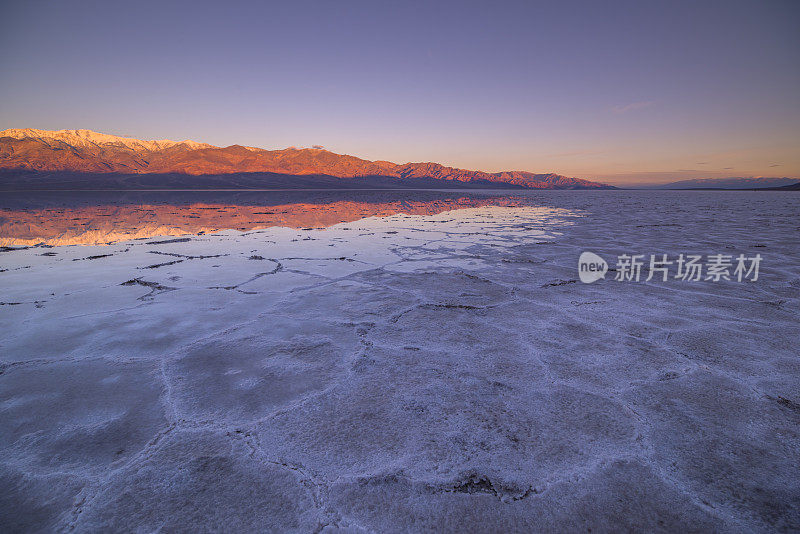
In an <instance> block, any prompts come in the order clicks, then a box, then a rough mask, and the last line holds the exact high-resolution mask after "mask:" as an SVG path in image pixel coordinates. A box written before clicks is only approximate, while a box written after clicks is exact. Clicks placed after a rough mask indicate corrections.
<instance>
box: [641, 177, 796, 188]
mask: <svg viewBox="0 0 800 534" xmlns="http://www.w3.org/2000/svg"><path fill="white" fill-rule="evenodd" d="M796 183H798V180H797V178H785V177H784V178H779V177H769V176H758V177H730V178H696V179H693V180H680V181H678V182H671V183H668V184H663V185H659V186H657V187H656V189H765V188H776V187H785V186H791V185H793V184H796Z"/></svg>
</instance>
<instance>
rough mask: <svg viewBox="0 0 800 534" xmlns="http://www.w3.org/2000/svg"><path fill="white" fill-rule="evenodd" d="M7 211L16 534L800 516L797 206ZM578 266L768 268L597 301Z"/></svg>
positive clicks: (2, 393) (2, 510)
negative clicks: (740, 260)
mask: <svg viewBox="0 0 800 534" xmlns="http://www.w3.org/2000/svg"><path fill="white" fill-rule="evenodd" d="M0 209H2V210H3V211H2V217H3V219H1V221H2V225H0V236H2V239H3V240H4V241H3V243H4V244H5V245H6V246H11V248H7V249H4V251H3V252H0V270H1V271H2V272H0V304H2V306H0V321H2V323H3V325H4V326H5V328H4V329H3V331H2V333H0V362H2V374H0V410H2V411H1V412H0V413H1V414H2V419H1V420H0V425H2V426H1V427H0V452H1V453H2V454H0V465H1V466H2V467H0V477H2V483H3V487H5V488H8V490H7V491H5V492H4V495H3V500H2V501H0V514H2V515H3V516H4V517H11V518H12V521H13V525H15V526H18V527H19V528H29V529H30V528H39V529H45V530H51V529H59V528H67V529H68V528H73V527H74V528H75V529H77V530H81V531H85V530H118V529H120V528H127V527H126V525H131V524H134V525H137V526H139V527H140V528H141V529H143V530H155V529H158V528H163V529H166V530H171V529H183V528H189V529H191V528H192V526H193V525H196V526H198V527H199V526H202V525H205V526H206V528H208V525H210V524H216V525H217V526H218V527H219V528H222V529H228V530H237V529H238V530H245V529H247V530H253V529H263V528H265V526H266V528H271V529H274V530H281V531H285V530H299V531H314V530H315V529H319V528H321V527H322V526H324V525H327V526H328V528H334V527H338V528H341V529H345V530H347V529H350V530H353V531H360V530H366V531H372V530H374V531H392V530H406V529H407V530H414V531H419V530H426V529H436V530H445V531H456V530H458V531H501V530H502V531H512V532H513V531H531V530H539V531H541V530H561V531H564V530H579V529H580V530H585V529H587V528H592V529H593V530H595V531H597V530H599V531H604V530H620V529H625V528H630V529H635V530H673V531H674V530H681V531H687V530H698V529H699V530H707V529H717V530H725V531H742V530H757V531H760V530H764V531H768V530H775V529H779V530H780V529H784V530H790V529H793V528H797V527H798V526H799V525H800V511H798V503H800V490H799V489H798V488H800V475H798V473H800V469H798V464H797V458H798V457H800V435H798V428H800V425H799V424H798V423H800V360H798V353H797V339H798V337H800V336H798V334H800V330H799V329H798V326H797V325H798V320H799V319H800V316H799V315H800V314H798V302H800V272H799V270H798V266H799V265H800V238H798V235H800V233H799V232H798V231H797V230H798V229H799V228H798V227H799V226H800V197H798V196H797V195H793V194H791V193H778V192H763V193H758V192H684V191H675V192H655V191H600V192H589V191H536V192H519V191H515V192H513V193H500V192H497V191H493V192H482V193H481V192H477V193H476V192H472V191H470V192H452V191H450V192H441V191H438V192H437V191H419V192H409V191H402V192H400V191H381V192H367V191H363V192H347V193H345V192H330V191H328V192H291V193H287V192H282V193H276V192H258V193H231V192H225V193H223V192H198V193H185V192H180V193H179V192H175V193H170V194H165V193H104V194H96V195H91V196H85V195H77V194H76V195H73V196H71V197H70V198H64V197H62V196H59V195H54V194H51V195H38V196H26V195H18V196H4V197H3V199H2V200H0ZM268 212H269V213H268ZM79 243H80V244H79ZM84 243H91V244H90V245H85V244H84ZM59 245H64V246H59ZM583 251H592V252H595V253H597V254H599V255H600V256H601V257H603V258H604V259H606V260H607V261H608V262H609V264H610V265H611V267H612V268H613V267H614V265H615V262H616V260H617V257H618V256H619V255H622V254H629V255H630V254H641V255H645V256H646V257H649V255H651V254H657V255H661V254H668V255H669V256H670V257H676V256H677V255H678V254H681V253H683V254H700V255H703V256H708V255H713V254H726V255H731V256H736V255H738V254H744V255H746V256H748V257H750V256H753V255H755V254H760V255H761V256H762V258H763V260H762V263H761V266H760V267H761V270H760V274H759V278H758V280H756V281H742V282H737V281H736V280H735V279H732V280H721V281H718V282H714V281H711V280H701V281H698V282H689V281H684V280H680V279H674V278H672V277H670V279H669V280H667V281H661V280H660V279H658V278H655V279H653V280H651V281H640V282H633V281H631V282H618V281H614V280H613V278H614V274H615V273H614V272H613V271H612V272H610V273H609V275H608V276H607V277H606V279H605V280H600V281H598V282H596V283H594V284H591V285H587V284H582V283H581V282H579V281H578V268H577V261H578V257H579V255H580V253H581V252H583ZM209 488H213V490H210V489H209ZM186 503H192V504H191V506H190V507H189V508H187V505H186ZM632 503H633V504H632ZM215 522H216V523H215Z"/></svg>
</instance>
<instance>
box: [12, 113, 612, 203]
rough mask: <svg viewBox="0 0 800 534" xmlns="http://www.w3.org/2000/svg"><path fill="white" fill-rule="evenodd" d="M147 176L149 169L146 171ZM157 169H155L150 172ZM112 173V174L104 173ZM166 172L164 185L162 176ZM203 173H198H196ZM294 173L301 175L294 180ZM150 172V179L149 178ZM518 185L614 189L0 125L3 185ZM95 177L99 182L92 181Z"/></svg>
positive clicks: (521, 174) (433, 166)
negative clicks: (0, 128)
mask: <svg viewBox="0 0 800 534" xmlns="http://www.w3.org/2000/svg"><path fill="white" fill-rule="evenodd" d="M141 175H148V177H147V178H144V177H143V176H141ZM151 175H152V176H151ZM104 176H105V177H107V181H105V179H104V178H103V177H104ZM159 176H162V177H164V180H165V182H164V184H162V183H161V182H159V178H158V177H159ZM192 177H196V178H192ZM293 177H297V178H296V179H293ZM143 178H144V179H143ZM65 182H69V183H71V184H73V185H75V186H76V187H78V188H79V187H84V186H85V187H95V186H101V187H102V186H105V185H111V184H116V185H118V186H120V187H130V186H141V187H144V186H145V185H142V184H146V187H159V186H160V185H164V186H169V187H189V188H191V187H194V186H200V187H210V185H208V184H214V185H213V186H214V187H225V186H226V185H227V186H230V187H277V186H276V185H275V184H276V183H277V184H279V186H280V187H292V186H299V187H313V186H315V185H320V184H321V185H324V186H327V187H334V186H335V187H342V186H344V187H348V186H367V187H371V186H374V185H376V184H377V185H379V186H382V187H389V186H392V185H400V186H406V187H408V186H419V187H454V186H458V187H462V186H466V187H512V188H534V189H614V188H613V187H612V186H609V185H605V184H601V183H598V182H592V181H589V180H584V179H581V178H570V177H567V176H561V175H558V174H552V173H547V174H536V173H531V172H527V171H504V172H497V173H487V172H482V171H469V170H464V169H456V168H453V167H446V166H444V165H440V164H438V163H404V164H396V163H391V162H388V161H369V160H364V159H360V158H357V157H354V156H348V155H344V154H335V153H333V152H329V151H327V150H324V149H322V148H303V149H297V148H287V149H283V150H264V149H260V148H254V147H247V146H241V145H232V146H228V147H217V146H213V145H209V144H205V143H197V142H194V141H189V140H186V141H170V140H161V141H142V140H139V139H132V138H127V137H117V136H113V135H106V134H101V133H97V132H93V131H90V130H59V131H48V130H35V129H30V128H27V129H8V130H4V131H2V132H0V187H2V188H6V189H8V188H9V187H24V186H25V185H26V184H31V185H34V186H35V187H36V188H39V187H45V186H56V187H60V186H63V184H64V183H65ZM92 184H93V185H92Z"/></svg>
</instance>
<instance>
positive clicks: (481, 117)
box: [0, 0, 800, 184]
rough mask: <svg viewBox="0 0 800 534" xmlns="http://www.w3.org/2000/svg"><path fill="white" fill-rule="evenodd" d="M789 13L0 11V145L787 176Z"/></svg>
mask: <svg viewBox="0 0 800 534" xmlns="http://www.w3.org/2000/svg"><path fill="white" fill-rule="evenodd" d="M799 28H800V2H797V1H794V0H786V1H780V0H760V1H737V0H727V1H717V2H703V1H691V2H680V1H664V2H652V1H648V0H641V1H632V2H604V1H603V2H601V1H596V0H587V1H582V2H569V1H565V2H562V1H553V0H551V1H548V2H533V1H531V2H464V1H462V2H414V1H402V2H379V1H370V2H349V1H339V2H306V1H286V2H235V1H228V2H222V1H217V2H206V1H198V0H194V1H191V2H169V1H163V2H161V1H159V2H144V1H128V2H118V1H103V2H88V1H70V0H59V1H52V0H50V1H42V0H27V1H17V2H10V1H5V0H0V72H2V75H1V76H0V129H3V128H10V127H17V128H22V127H30V128H42V129H50V130H56V129H72V128H87V129H91V130H96V131H100V132H103V133H111V134H116V135H126V136H131V137H138V138H144V139H163V138H169V139H186V138H190V139H194V140H197V141H204V142H208V143H212V144H215V145H222V146H227V145H230V144H243V145H251V146H259V147H263V148H284V147H287V146H292V145H295V146H311V145H323V146H325V147H326V148H328V149H329V150H332V151H334V152H339V153H347V154H353V155H355V156H359V157H364V158H367V159H386V160H391V161H396V162H400V163H403V162H407V161H437V162H439V163H444V164H447V165H453V166H457V167H463V168H469V169H481V170H487V171H498V170H508V169H521V170H530V171H534V172H558V173H560V174H566V175H571V176H580V177H588V178H595V179H602V180H604V181H607V182H610V183H616V184H625V183H630V182H636V181H638V182H665V181H673V180H677V179H684V178H695V177H717V176H790V177H800V30H799Z"/></svg>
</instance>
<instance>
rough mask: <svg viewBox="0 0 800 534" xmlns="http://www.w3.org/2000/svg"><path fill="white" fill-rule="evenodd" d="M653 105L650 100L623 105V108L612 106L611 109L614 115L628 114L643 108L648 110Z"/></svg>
mask: <svg viewBox="0 0 800 534" xmlns="http://www.w3.org/2000/svg"><path fill="white" fill-rule="evenodd" d="M653 104H655V102H653V101H652V100H647V101H645V102H631V103H630V104H625V105H624V106H614V107H613V108H611V109H612V110H613V111H614V113H628V112H629V111H637V110H640V109H644V108H649V107H650V106H652V105H653Z"/></svg>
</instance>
